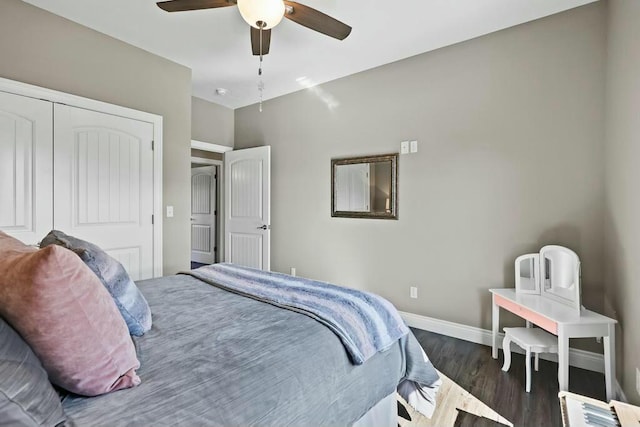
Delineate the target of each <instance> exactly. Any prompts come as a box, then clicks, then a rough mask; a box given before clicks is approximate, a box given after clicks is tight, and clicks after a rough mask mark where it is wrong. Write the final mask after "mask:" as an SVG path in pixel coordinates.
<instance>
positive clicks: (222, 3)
mask: <svg viewBox="0 0 640 427" xmlns="http://www.w3.org/2000/svg"><path fill="white" fill-rule="evenodd" d="M156 4H157V5H158V7H159V8H160V9H162V10H165V11H167V12H183V11H186V10H200V9H213V8H216V7H227V6H235V4H236V2H235V1H234V0H171V1H161V2H158V3H156Z"/></svg>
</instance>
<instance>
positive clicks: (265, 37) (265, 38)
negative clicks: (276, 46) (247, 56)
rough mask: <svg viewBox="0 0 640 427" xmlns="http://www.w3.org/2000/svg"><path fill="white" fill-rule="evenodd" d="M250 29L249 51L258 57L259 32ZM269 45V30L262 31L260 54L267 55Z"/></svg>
mask: <svg viewBox="0 0 640 427" xmlns="http://www.w3.org/2000/svg"><path fill="white" fill-rule="evenodd" d="M249 28H251V50H252V51H253V54H254V55H260V30H259V29H257V28H254V27H249ZM270 44H271V30H262V54H263V55H266V54H267V53H269V45H270Z"/></svg>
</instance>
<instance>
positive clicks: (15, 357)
mask: <svg viewBox="0 0 640 427" xmlns="http://www.w3.org/2000/svg"><path fill="white" fill-rule="evenodd" d="M0 343H1V345H0V426H2V427H4V426H12V427H15V426H28V427H32V426H55V425H58V424H60V423H63V422H64V421H65V415H64V412H63V410H62V405H61V404H60V398H59V397H58V394H57V393H56V391H55V390H54V389H53V386H52V385H51V383H50V382H49V379H48V377H47V373H46V372H45V370H44V369H43V368H42V364H41V363H40V360H38V357H37V356H36V355H35V354H34V353H33V351H32V350H31V348H30V347H29V346H28V345H27V343H26V342H24V340H23V339H22V337H21V336H20V335H18V333H17V332H16V331H14V330H13V328H12V327H11V326H9V324H7V323H6V322H5V321H4V319H2V318H1V317H0Z"/></svg>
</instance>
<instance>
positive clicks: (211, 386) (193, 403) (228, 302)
mask: <svg viewBox="0 0 640 427" xmlns="http://www.w3.org/2000/svg"><path fill="white" fill-rule="evenodd" d="M0 342H2V343H3V345H2V346H0V426H2V427H4V426H5V425H6V426H12V427H14V426H28V427H42V426H56V427H62V426H67V425H72V426H78V427H83V426H109V427H111V426H189V427H191V426H356V427H362V426H389V427H390V426H395V425H397V411H396V408H397V403H396V392H397V393H398V394H399V395H401V396H402V397H403V398H404V399H405V400H406V401H407V402H408V403H409V404H410V405H411V406H412V407H413V408H414V409H416V410H417V411H419V412H422V413H423V414H424V415H427V416H429V415H430V414H431V412H432V411H433V409H434V402H435V393H436V390H437V388H438V386H439V384H440V380H439V376H438V374H437V372H436V371H435V369H434V368H433V366H432V365H431V363H430V362H429V360H428V358H427V356H426V354H425V352H424V350H423V349H422V348H421V347H420V344H419V343H418V342H417V340H416V338H415V337H414V336H413V334H412V333H411V331H410V330H409V329H408V328H407V326H406V325H405V323H404V322H403V321H402V318H401V317H400V315H399V314H398V312H397V310H396V309H395V308H394V307H393V306H392V305H391V303H389V302H388V301H387V300H385V299H383V298H381V297H379V296H377V295H375V294H371V293H367V292H361V291H357V290H355V289H350V288H345V287H340V286H336V285H332V284H328V283H323V282H316V281H313V280H310V279H304V278H299V277H298V278H295V277H292V276H288V275H285V274H280V273H274V272H265V271H261V270H255V269H251V268H246V267H242V266H238V265H234V264H215V265H212V266H206V267H202V268H200V269H196V270H191V271H188V272H184V273H182V274H178V275H174V276H167V277H162V278H156V279H150V280H144V281H140V282H138V283H137V284H136V283H134V282H133V281H132V280H131V278H130V277H129V275H128V274H127V272H126V270H125V269H124V267H123V266H122V265H121V264H120V263H118V262H117V261H116V260H115V259H113V258H112V257H110V256H109V255H108V254H106V252H104V251H103V250H102V249H101V248H99V247H97V246H96V245H94V244H92V243H90V242H86V241H83V240H81V239H78V238H75V237H73V236H68V235H66V234H65V233H63V232H61V231H58V230H52V231H51V232H50V233H49V234H48V235H47V236H45V238H44V239H43V240H42V241H41V243H40V248H35V247H31V246H27V245H25V244H24V243H22V242H20V241H19V240H17V239H15V238H13V237H11V236H9V235H7V234H5V233H2V232H0ZM52 385H55V386H57V391H56V390H55V389H54V387H53V386H52Z"/></svg>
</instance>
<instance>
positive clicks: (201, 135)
mask: <svg viewBox="0 0 640 427" xmlns="http://www.w3.org/2000/svg"><path fill="white" fill-rule="evenodd" d="M233 123H234V113H233V110H231V109H229V108H226V107H223V106H221V105H218V104H214V103H213V102H209V101H207V100H204V99H202V98H196V97H195V96H194V97H192V98H191V139H194V140H196V141H203V142H210V143H212V144H219V145H226V146H229V147H233V133H234V127H233Z"/></svg>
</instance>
